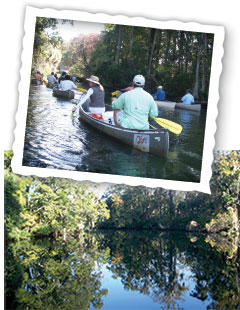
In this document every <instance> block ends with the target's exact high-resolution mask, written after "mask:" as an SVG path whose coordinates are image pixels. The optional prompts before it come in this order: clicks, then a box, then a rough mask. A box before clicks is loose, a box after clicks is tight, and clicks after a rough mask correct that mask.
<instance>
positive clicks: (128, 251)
mask: <svg viewBox="0 0 240 310" xmlns="http://www.w3.org/2000/svg"><path fill="white" fill-rule="evenodd" d="M215 238H216V237H214V236H213V235H212V236H207V237H206V236H198V235H187V234H185V233H179V232H173V233H159V232H148V231H142V232H140V231H139V232H134V231H98V232H96V233H95V234H89V235H86V236H85V239H83V238H80V239H79V240H76V239H69V240H67V241H66V242H63V241H60V240H59V241H58V242H56V241H55V242H54V241H53V240H50V239H39V240H38V241H37V242H32V243H31V244H30V243H29V242H28V241H24V240H22V241H18V242H16V243H11V242H10V243H8V247H7V249H6V279H5V280H6V309H31V310H43V309H48V310H51V309H54V310H63V309H64V310H87V309H91V310H93V309H102V310H154V309H158V310H159V309H163V310H180V309H184V310H200V309H201V310H202V309H206V310H207V309H218V310H223V309H228V310H237V309H240V294H239V287H240V278H239V276H240V267H239V260H238V257H239V254H240V253H239V249H238V248H237V247H236V244H231V243H228V242H229V240H228V239H227V238H226V240H223V241H221V240H220V239H219V237H217V238H216V239H215ZM227 240H228V241H227ZM213 245H214V246H213Z"/></svg>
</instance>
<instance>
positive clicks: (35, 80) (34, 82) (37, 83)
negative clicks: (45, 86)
mask: <svg viewBox="0 0 240 310" xmlns="http://www.w3.org/2000/svg"><path fill="white" fill-rule="evenodd" d="M31 83H32V85H42V83H43V81H39V80H37V79H32V81H31Z"/></svg>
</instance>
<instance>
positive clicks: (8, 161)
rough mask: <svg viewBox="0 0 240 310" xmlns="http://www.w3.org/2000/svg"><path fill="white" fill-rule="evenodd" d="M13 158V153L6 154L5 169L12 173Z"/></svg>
mask: <svg viewBox="0 0 240 310" xmlns="http://www.w3.org/2000/svg"><path fill="white" fill-rule="evenodd" d="M12 158H13V151H5V152H4V169H6V170H9V171H12V168H11V161H12Z"/></svg>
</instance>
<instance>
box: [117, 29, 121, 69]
mask: <svg viewBox="0 0 240 310" xmlns="http://www.w3.org/2000/svg"><path fill="white" fill-rule="evenodd" d="M117 29H118V43H117V54H116V63H117V64H118V65H119V59H120V50H121V45H122V25H117Z"/></svg>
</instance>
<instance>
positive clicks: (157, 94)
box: [152, 85, 166, 101]
mask: <svg viewBox="0 0 240 310" xmlns="http://www.w3.org/2000/svg"><path fill="white" fill-rule="evenodd" d="M152 96H153V98H154V99H155V100H157V101H164V100H165V98H166V94H165V91H164V90H163V87H162V86H161V85H159V86H158V87H157V91H156V92H155V93H154V94H152Z"/></svg>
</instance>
